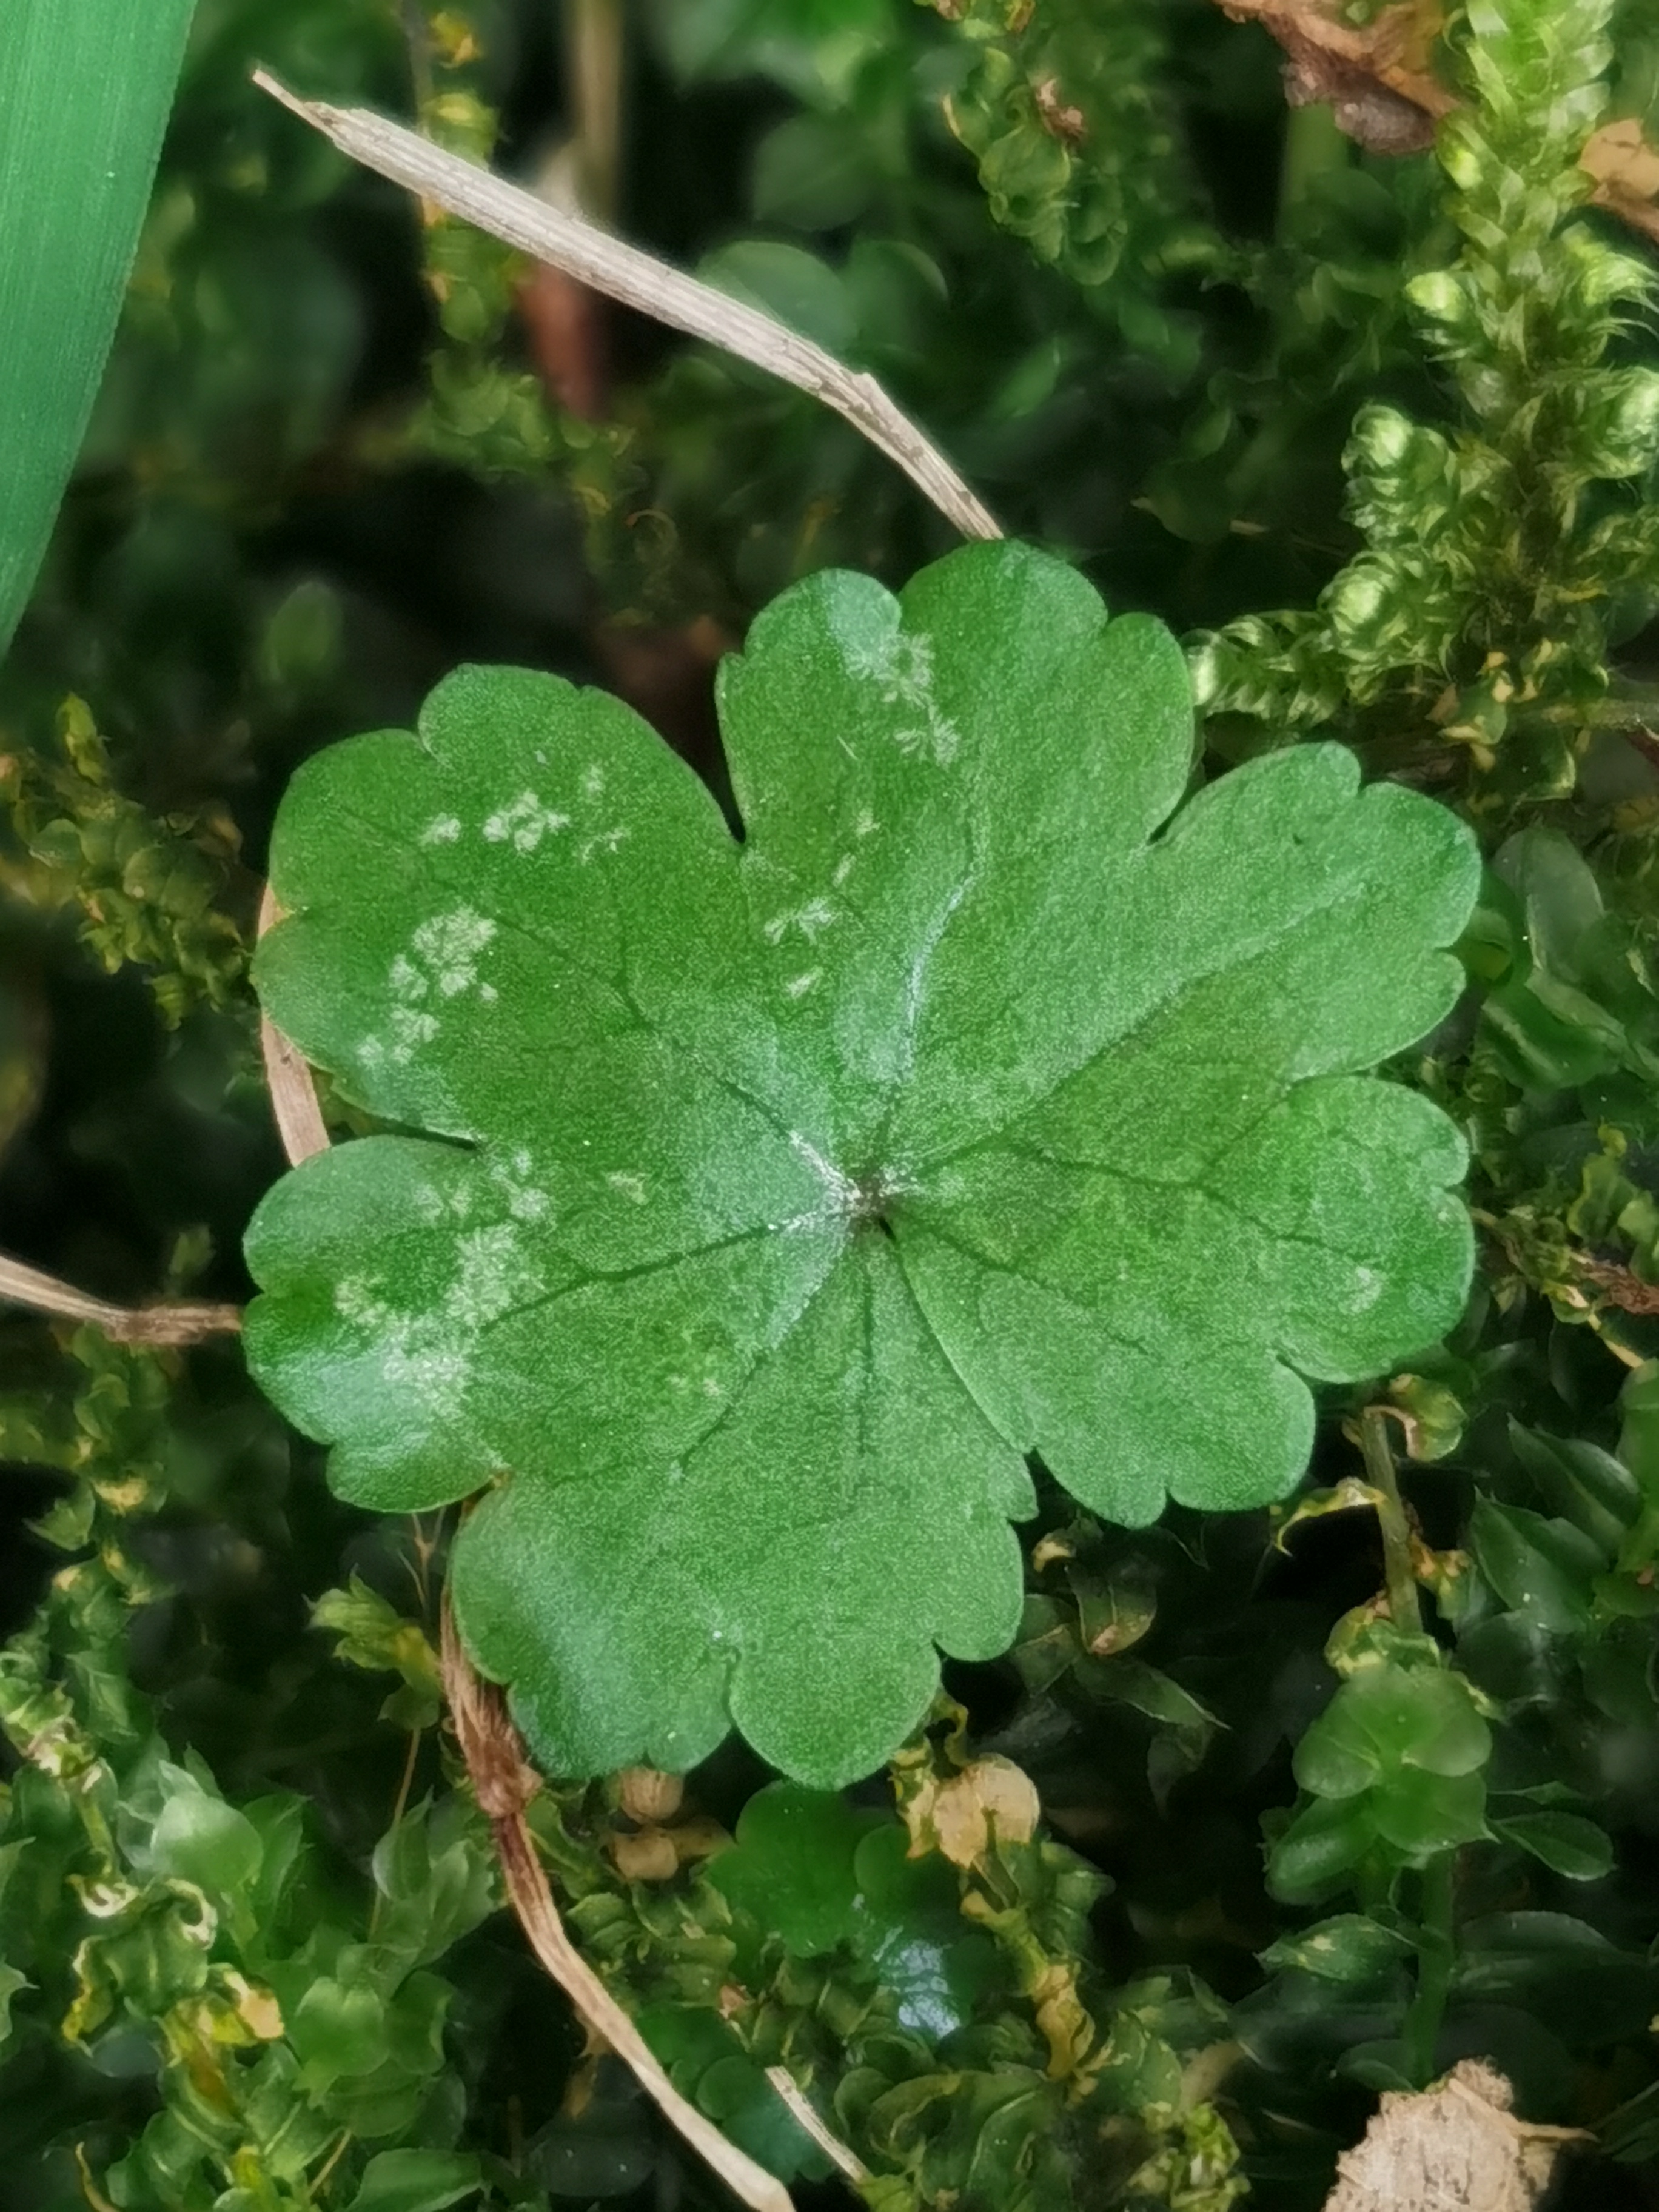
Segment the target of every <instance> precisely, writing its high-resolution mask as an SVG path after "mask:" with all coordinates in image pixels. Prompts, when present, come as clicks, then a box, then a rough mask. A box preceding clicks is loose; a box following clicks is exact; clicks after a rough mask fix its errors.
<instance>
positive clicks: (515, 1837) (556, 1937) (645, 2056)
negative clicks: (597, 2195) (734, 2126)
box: [443, 1593, 793, 2212]
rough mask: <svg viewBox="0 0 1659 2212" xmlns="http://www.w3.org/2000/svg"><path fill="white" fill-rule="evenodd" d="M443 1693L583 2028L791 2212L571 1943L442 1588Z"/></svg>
mask: <svg viewBox="0 0 1659 2212" xmlns="http://www.w3.org/2000/svg"><path fill="white" fill-rule="evenodd" d="M443 1679H444V1697H445V1699H446V1701H447V1704H448V1706H449V1711H450V1717H451V1719H452V1720H453V1722H454V1723H455V1734H456V1735H457V1737H458V1738H459V1742H460V1747H461V1755H462V1757H463V1758H464V1759H465V1761H466V1771H467V1773H468V1774H469V1775H470V1776H471V1781H472V1787H473V1789H474V1790H475V1791H476V1793H477V1799H478V1803H479V1805H480V1806H481V1807H482V1808H483V1812H484V1814H485V1816H486V1817H487V1819H488V1820H489V1826H490V1829H491V1832H492V1833H493V1834H494V1836H495V1854H496V1857H498V1858H499V1859H500V1861H501V1873H502V1875H503V1876H504V1877H505V1879H506V1882H507V1895H508V1897H509V1898H510V1899H512V1901H513V1911H515V1912H516V1913H517V1914H518V1916H519V1924H520V1927H521V1928H522V1929H524V1932H525V1934H526V1936H527V1937H528V1938H529V1940H530V1948H531V1949H532V1951H533V1952H534V1953H535V1954H536V1956H537V1958H538V1960H540V1961H541V1963H542V1965H543V1966H544V1968H545V1969H546V1971H547V1972H549V1973H550V1975H551V1976H552V1977H553V1979H554V1980H555V1981H556V1983H557V1984H559V1987H560V1988H561V1989H562V1990H563V1991H564V1993H565V1995H566V1996H568V1998H569V1999H570V2002H571V2003H572V2004H573V2005H574V2007H575V2008H576V2010H577V2012H578V2013H579V2014H580V2015H581V2017H582V2019H583V2020H585V2021H586V2022H587V2024H588V2025H589V2027H592V2028H595V2029H597V2031H598V2032H599V2034H600V2035H602V2036H603V2037H604V2039H605V2042H606V2043H607V2044H609V2045H610V2046H611V2050H613V2051H615V2052H616V2054H617V2057H619V2058H621V2059H623V2061H624V2062H625V2063H626V2064H627V2065H628V2066H629V2068H630V2069H631V2070H632V2072H633V2075H634V2078H635V2081H638V2082H639V2084H640V2086H641V2088H642V2089H644V2090H645V2092H646V2093H647V2095H648V2096H650V2097H652V2098H653V2099H654V2100H655V2102H656V2104H657V2106H658V2107H659V2110H660V2111H661V2112H662V2113H663V2115H664V2117H665V2118H666V2119H667V2120H668V2121H669V2122H670V2123H671V2125H672V2126H674V2127H675V2128H677V2129H678V2130H679V2132H680V2134H681V2135H682V2136H684V2138H685V2140H686V2142H689V2143H690V2145H691V2147H692V2148H693V2149H694V2150H696V2151H698V2152H700V2153H701V2154H702V2156H703V2158H704V2159H706V2160H708V2164H709V2165H710V2166H712V2167H713V2168H714V2172H716V2173H718V2174H719V2176H720V2179H721V2180H722V2181H723V2182H725V2184H726V2187H727V2188H728V2189H730V2190H732V2191H733V2192H734V2193H735V2194H736V2195H737V2196H738V2197H740V2198H741V2199H742V2201H743V2202H744V2203H745V2204H747V2205H750V2206H752V2207H753V2208H754V2212H793V2203H792V2200H791V2197H790V2195H789V2191H787V2189H786V2188H785V2187H784V2185H783V2184H782V2183H781V2181H779V2180H777V2179H775V2176H773V2175H772V2174H769V2172H767V2171H766V2169H765V2167H764V2166H759V2165H757V2163H756V2161H755V2160H753V2159H752V2158H750V2155H749V2154H748V2153H747V2152H746V2151H741V2150H739V2149H738V2147H737V2145H736V2144H735V2143H733V2142H728V2141H727V2140H726V2137H725V2136H723V2135H722V2134H721V2133H720V2130H719V2129H718V2128H717V2127H716V2126H715V2125H714V2123H713V2121H712V2120H708V2119H705V2118H704V2117H703V2115H702V2113H701V2112H698V2111H697V2109H696V2106H694V2105H690V2104H688V2103H687V2101H686V2100H685V2099H684V2097H682V2096H681V2094H680V2093H679V2091H678V2089H677V2088H676V2087H674V2085H673V2083H672V2082H671V2081H670V2080H669V2078H668V2076H667V2075H666V2074H665V2073H664V2071H663V2069H662V2068H661V2066H660V2065H659V2063H658V2062H657V2060H656V2058H655V2057H653V2054H652V2051H651V2048H650V2046H649V2045H648V2044H647V2042H646V2040H645V2038H644V2037H643V2036H642V2035H641V2033H640V2031H639V2029H638V2028H637V2027H635V2025H634V2022H633V2021H631V2020H630V2019H629V2015H627V2014H626V2013H625V2012H624V2011H623V2008H622V2007H621V2006H620V2005H619V2004H618V2003H617V2000H616V1999H615V1997H613V1996H611V1992H610V1990H607V1989H606V1988H605V1984H604V1983H603V1982H602V1981H601V1980H600V1979H599V1976H598V1975H597V1974H596V1973H595V1972H593V1969H592V1966H589V1965H588V1963H587V1961H586V1959H584V1958H583V1957H582V1955H581V1954H580V1951H578V1950H577V1948H576V1947H575V1945H574V1943H573V1942H571V1940H570V1938H569V1936H567V1935H566V1934H565V1931H564V1923H563V1922H562V1920H561V1919H560V1917H559V1913H558V1908H557V1906H556V1905H555V1904H554V1902H553V1893H552V1892H551V1890H550V1888H549V1887H548V1882H547V1875H546V1874H545V1872H544V1869H543V1867H542V1863H541V1859H540V1857H538V1854H537V1850H536V1845H535V1842H534V1839H533V1838H532V1836H531V1833H530V1828H529V1824H528V1823H527V1821H526V1819H525V1808H526V1805H528V1804H529V1802H530V1801H531V1799H532V1797H533V1796H535V1794H536V1792H537V1791H538V1790H539V1789H540V1788H541V1786H542V1785H541V1777H540V1776H539V1775H538V1773H537V1772H536V1771H535V1769H534V1768H533V1767H532V1765H530V1764H529V1762H528V1761H527V1760H526V1758H525V1755H524V1746H523V1743H522V1742H521V1741H520V1736H519V1732H518V1730H517V1729H515V1728H514V1727H513V1723H512V1722H511V1720H510V1719H509V1718H508V1717H507V1706H506V1703H505V1701H504V1700H503V1699H502V1697H501V1692H500V1691H499V1690H498V1689H497V1688H496V1687H495V1684H494V1683H493V1682H486V1681H485V1680H483V1677H482V1676H481V1675H480V1674H478V1673H477V1671H476V1669H475V1668H474V1667H473V1665H472V1662H471V1660H470V1659H469V1658H468V1657H467V1656H466V1653H465V1650H463V1649H462V1647H461V1639H460V1638H459V1636H458V1635H457V1634H456V1632H455V1621H454V1616H453V1613H452V1612H451V1610H450V1605H449V1598H448V1595H447V1593H446V1595H445V1597H444V1606H443Z"/></svg>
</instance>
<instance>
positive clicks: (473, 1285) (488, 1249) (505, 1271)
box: [444, 1221, 541, 1334]
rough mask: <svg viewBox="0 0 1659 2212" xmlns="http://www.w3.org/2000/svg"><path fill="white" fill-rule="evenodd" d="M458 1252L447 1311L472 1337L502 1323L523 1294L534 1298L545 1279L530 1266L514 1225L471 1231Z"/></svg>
mask: <svg viewBox="0 0 1659 2212" xmlns="http://www.w3.org/2000/svg"><path fill="white" fill-rule="evenodd" d="M456 1249H457V1250H458V1251H459V1255H460V1266H459V1270H458V1272H457V1273H456V1277H455V1280H454V1282H453V1284H452V1285H450V1289H449V1292H448V1295H447V1297H446V1298H445V1300H444V1310H445V1313H446V1314H447V1316H448V1317H449V1318H450V1319H451V1320H452V1321H453V1322H455V1323H456V1324H457V1325H458V1326H459V1327H460V1328H464V1329H465V1330H466V1331H468V1333H469V1334H476V1333H477V1331H478V1330H479V1329H481V1328H483V1327H484V1326H485V1324H486V1323H487V1322H492V1321H499V1320H500V1318H501V1316H502V1315H503V1314H504V1313H505V1312H506V1311H507V1309H508V1307H509V1306H511V1304H513V1299H514V1297H517V1296H518V1295H519V1293H520V1291H526V1292H528V1293H530V1294H531V1295H532V1296H533V1295H534V1293H535V1292H536V1291H538V1290H539V1289H540V1288H541V1278H540V1277H539V1276H538V1274H537V1273H536V1271H535V1269H534V1268H533V1267H528V1266H527V1265H526V1262H525V1261H524V1258H523V1255H521V1254H520V1250H519V1232H518V1231H517V1230H516V1229H515V1228H513V1225H512V1224H511V1223H510V1222H507V1221H497V1222H494V1223H492V1224H491V1225H490V1226H489V1228H488V1229H473V1230H471V1231H468V1233H467V1234H466V1235H465V1237H461V1238H460V1239H459V1243H458V1244H457V1248H456Z"/></svg>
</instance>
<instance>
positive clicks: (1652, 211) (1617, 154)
mask: <svg viewBox="0 0 1659 2212" xmlns="http://www.w3.org/2000/svg"><path fill="white" fill-rule="evenodd" d="M1578 158H1579V162H1580V165H1581V166H1582V167H1583V168H1585V169H1587V170H1588V171H1589V173H1590V175H1591V176H1592V177H1594V178H1595V199H1596V202H1597V204H1598V205H1599V206H1601V207H1604V208H1606V209H1607V211H1608V212H1609V214H1612V215H1616V216H1619V217H1620V220H1621V222H1627V223H1629V224H1630V225H1631V227H1632V229H1635V230H1639V231H1644V232H1645V233H1646V234H1647V236H1648V237H1650V238H1651V239H1655V240H1659V205H1656V202H1659V152H1656V151H1655V149H1654V148H1653V147H1651V146H1650V144H1649V143H1648V141H1647V139H1646V138H1645V137H1644V135H1643V131H1642V125H1641V122H1640V119H1639V118H1638V117H1636V116H1634V115H1626V116H1621V117H1620V119H1619V120H1618V122H1616V123H1605V124H1603V125H1602V126H1601V129H1600V130H1599V131H1596V132H1595V135H1594V136H1593V137H1591V139H1590V141H1589V144H1588V145H1587V146H1586V147H1585V149H1584V150H1583V153H1582V154H1581V155H1579V157H1578Z"/></svg>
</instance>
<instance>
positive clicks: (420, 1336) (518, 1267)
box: [334, 1186, 543, 1421]
mask: <svg viewBox="0 0 1659 2212" xmlns="http://www.w3.org/2000/svg"><path fill="white" fill-rule="evenodd" d="M456 1196H459V1193H457V1194H456ZM433 1205H435V1206H436V1208H437V1211H438V1212H439V1214H440V1215H441V1214H443V1213H445V1212H449V1213H452V1214H453V1213H460V1214H463V1215H464V1214H465V1212H469V1211H470V1210H471V1207H470V1205H469V1206H456V1205H455V1203H454V1200H453V1198H452V1200H450V1203H449V1205H448V1206H447V1207H446V1206H445V1202H444V1200H443V1199H442V1197H441V1195H440V1194H438V1193H437V1192H435V1191H434V1190H432V1189H431V1188H430V1186H428V1187H427V1188H426V1189H425V1190H424V1191H423V1192H422V1193H421V1194H419V1195H418V1196H417V1200H416V1209H417V1211H419V1212H421V1213H422V1215H423V1216H426V1217H428V1218H430V1212H431V1208H432V1206H433ZM455 1254H456V1270H455V1273H454V1276H453V1279H452V1280H451V1282H450V1284H449V1286H448V1288H447V1290H446V1291H444V1293H443V1295H442V1297H441V1299H440V1301H439V1303H438V1304H437V1305H436V1307H435V1308H434V1309H429V1310H427V1311H425V1312H422V1313H414V1314H398V1313H393V1312H392V1310H391V1308H390V1306H389V1305H388V1304H386V1300H385V1298H384V1297H383V1296H382V1295H381V1294H380V1286H379V1285H376V1284H374V1282H371V1281H370V1280H368V1279H367V1278H365V1277H361V1276H351V1277H348V1278H346V1279H343V1281H342V1282H341V1283H340V1284H339V1285H337V1288H336V1291H335V1294H334V1304H335V1310H336V1311H337V1313H338V1314H339V1315H340V1316H341V1318H342V1319H343V1320H344V1321H346V1322H349V1323H350V1324H351V1326H352V1327H353V1328H358V1329H361V1330H362V1332H363V1334H365V1335H366V1336H368V1337H371V1338H374V1337H378V1338H380V1340H381V1343H382V1346H383V1349H382V1350H381V1352H380V1376H381V1379H382V1381H383V1382H385V1383H386V1384H387V1385H388V1386H389V1387H390V1388H391V1389H393V1390H397V1391H405V1392H407V1393H408V1394H409V1395H410V1396H411V1397H412V1398H414V1399H415V1401H416V1403H417V1404H418V1405H420V1406H421V1407H422V1409H423V1410H424V1411H425V1412H426V1413H428V1415H429V1416H430V1417H431V1418H433V1419H435V1420H440V1421H455V1420H459V1419H460V1418H461V1416H462V1413H463V1412H464V1410H465V1397H466V1391H467V1386H468V1384H469V1383H470V1382H471V1376H472V1370H473V1354H474V1352H475V1349H476V1346H477V1338H478V1335H479V1333H480V1332H481V1331H482V1330H483V1329H484V1328H487V1327H488V1326H489V1323H490V1322H495V1321H499V1320H500V1319H501V1316H502V1315H503V1314H505V1313H507V1311H509V1310H510V1309H511V1308H512V1306H513V1304H514V1302H515V1301H516V1300H518V1299H520V1298H522V1297H534V1296H535V1295H536V1293H537V1292H538V1291H539V1290H540V1289H541V1288H542V1286H543V1285H542V1279H541V1277H540V1275H539V1274H538V1272H537V1270H536V1269H535V1267H532V1265H530V1264H529V1263H528V1262H527V1261H526V1259H525V1257H524V1255H523V1253H522V1252H521V1251H520V1247H519V1232H518V1231H517V1229H516V1228H514V1227H513V1225H512V1223H510V1222H504V1221H503V1222H495V1223H493V1224H491V1225H489V1227H487V1228H483V1229H474V1230H470V1231H467V1232H466V1234H465V1235H464V1236H462V1237H459V1238H458V1239H457V1240H456V1245H455Z"/></svg>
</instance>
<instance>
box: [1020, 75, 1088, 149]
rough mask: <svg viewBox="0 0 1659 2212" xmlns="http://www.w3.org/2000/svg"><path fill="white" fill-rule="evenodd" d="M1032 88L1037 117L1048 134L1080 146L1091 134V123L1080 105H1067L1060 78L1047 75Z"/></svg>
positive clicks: (1068, 143) (1066, 142)
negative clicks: (1087, 120)
mask: <svg viewBox="0 0 1659 2212" xmlns="http://www.w3.org/2000/svg"><path fill="white" fill-rule="evenodd" d="M1032 90H1033V97H1034V98H1035V99H1036V112H1037V119H1038V121H1039V122H1040V123H1041V124H1042V127H1043V129H1044V130H1045V131H1047V132H1048V136H1049V137H1051V138H1058V139H1059V140H1060V142H1061V143H1062V144H1064V145H1067V146H1080V145H1081V144H1082V143H1083V141H1084V140H1085V138H1086V137H1088V135H1089V125H1088V124H1087V122H1086V121H1085V118H1084V113H1083V110H1082V109H1081V108H1080V107H1073V106H1068V105H1067V103H1066V100H1065V98H1064V96H1063V95H1062V94H1061V92H1060V80H1059V78H1058V77H1052V76H1045V77H1044V78H1043V80H1042V82H1041V83H1040V84H1038V85H1036V86H1034V87H1033V88H1032Z"/></svg>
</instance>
